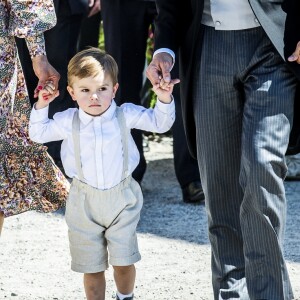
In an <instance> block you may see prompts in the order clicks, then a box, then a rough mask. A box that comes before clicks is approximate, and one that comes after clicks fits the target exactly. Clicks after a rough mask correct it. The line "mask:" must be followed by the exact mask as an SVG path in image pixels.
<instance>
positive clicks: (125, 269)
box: [113, 265, 134, 276]
mask: <svg viewBox="0 0 300 300" xmlns="http://www.w3.org/2000/svg"><path fill="white" fill-rule="evenodd" d="M113 268H114V271H115V273H116V274H118V275H120V276H124V275H127V274H128V273H131V272H132V271H133V270H134V265H130V266H113Z"/></svg>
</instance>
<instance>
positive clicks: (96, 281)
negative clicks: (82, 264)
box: [83, 272, 106, 300]
mask: <svg viewBox="0 0 300 300" xmlns="http://www.w3.org/2000/svg"><path fill="white" fill-rule="evenodd" d="M83 282H84V289H85V294H86V299H87V300H104V299H105V287H106V282H105V275H104V272H99V273H86V274H84V277H83Z"/></svg>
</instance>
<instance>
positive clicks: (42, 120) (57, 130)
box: [29, 106, 73, 144]
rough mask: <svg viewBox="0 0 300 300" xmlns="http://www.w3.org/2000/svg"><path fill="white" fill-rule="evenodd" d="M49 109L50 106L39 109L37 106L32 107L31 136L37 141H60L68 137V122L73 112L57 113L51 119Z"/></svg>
mask: <svg viewBox="0 0 300 300" xmlns="http://www.w3.org/2000/svg"><path fill="white" fill-rule="evenodd" d="M48 110H49V107H48V106H47V107H45V108H42V109H38V110H36V109H35V107H33V108H32V111H31V114H30V120H29V137H30V139H31V140H32V141H34V142H36V143H42V144H44V143H48V142H53V141H60V140H63V139H65V138H66V137H67V129H66V123H68V122H67V120H69V119H71V118H72V116H73V113H72V112H71V111H70V110H67V111H64V112H60V113H56V114H55V115H54V116H53V119H49V118H48ZM71 115H72V116H71Z"/></svg>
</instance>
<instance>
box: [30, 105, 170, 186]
mask: <svg viewBox="0 0 300 300" xmlns="http://www.w3.org/2000/svg"><path fill="white" fill-rule="evenodd" d="M116 107H117V106H116V103H115V101H112V104H111V106H110V107H109V109H108V110H107V111H106V112H105V113H104V114H102V115H101V116H97V117H93V116H90V115H88V114H87V113H85V112H84V111H83V110H81V109H79V119H80V158H81V164H82V171H83V175H84V180H85V183H87V184H89V185H91V186H93V187H95V188H98V189H101V190H104V189H109V188H111V187H114V186H116V185H117V184H118V183H120V181H121V176H122V168H123V152H122V144H121V135H120V129H119V124H118V120H117V118H116ZM121 108H122V110H123V112H124V116H125V120H126V125H127V127H128V128H130V129H131V128H136V129H141V130H145V131H151V132H158V133H163V132H166V131H168V130H169V129H170V128H171V127H172V125H173V123H174V120H175V105H174V101H172V102H171V103H170V104H164V103H162V102H160V101H159V100H158V101H157V104H156V106H155V108H154V109H146V108H144V107H142V106H137V105H134V104H132V103H125V104H123V105H122V106H121ZM76 110H77V108H70V109H68V110H65V111H63V112H59V113H56V114H55V115H54V116H53V119H49V118H48V106H47V107H45V108H43V109H39V110H36V109H35V108H33V109H32V111H31V115H30V123H29V136H30V138H31V139H32V140H33V141H34V142H37V143H47V142H51V141H58V140H63V142H62V145H61V160H62V163H63V166H64V169H65V172H66V174H67V175H68V176H69V177H70V178H73V177H76V178H78V176H77V170H76V164H75V157H74V143H73V137H72V121H73V115H74V113H75V111H76ZM128 151H129V154H128V160H129V162H128V171H129V173H130V174H131V173H132V172H133V170H134V169H135V168H136V166H137V165H138V162H139V159H140V157H139V152H138V149H137V147H136V145H135V143H134V141H133V139H132V137H131V136H130V139H129V143H128Z"/></svg>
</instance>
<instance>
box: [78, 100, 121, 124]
mask: <svg viewBox="0 0 300 300" xmlns="http://www.w3.org/2000/svg"><path fill="white" fill-rule="evenodd" d="M116 108H117V104H116V102H115V101H114V100H112V102H111V105H110V107H109V108H108V110H107V111H106V112H105V113H104V114H102V115H101V116H97V117H93V116H91V115H89V114H87V113H86V112H84V111H83V110H82V109H81V108H79V119H80V121H81V122H82V123H83V124H84V125H86V124H88V123H89V122H91V121H92V120H93V119H95V118H102V119H103V121H105V120H108V121H109V120H111V119H112V118H113V117H114V115H115V111H116Z"/></svg>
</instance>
